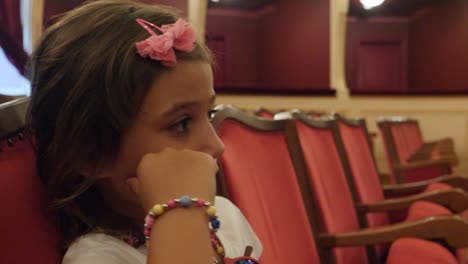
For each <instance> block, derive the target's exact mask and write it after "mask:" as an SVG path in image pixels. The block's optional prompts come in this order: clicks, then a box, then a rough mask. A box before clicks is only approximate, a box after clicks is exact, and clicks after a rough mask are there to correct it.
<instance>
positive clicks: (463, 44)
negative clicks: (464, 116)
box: [409, 0, 468, 92]
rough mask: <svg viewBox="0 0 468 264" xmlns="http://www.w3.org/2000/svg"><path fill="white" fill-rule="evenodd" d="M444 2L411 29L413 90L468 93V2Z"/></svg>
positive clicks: (417, 19) (410, 79)
mask: <svg viewBox="0 0 468 264" xmlns="http://www.w3.org/2000/svg"><path fill="white" fill-rule="evenodd" d="M441 2H442V3H440V4H439V5H438V6H436V7H435V8H434V9H433V10H432V11H431V12H429V13H427V14H425V15H423V16H420V17H418V18H415V19H414V20H413V23H411V25H410V46H409V56H410V60H409V61H410V63H409V81H410V87H411V88H412V89H414V90H417V91H422V90H430V91H446V92H457V91H462V90H464V91H468V74H467V72H468V1H466V0H444V1H441Z"/></svg>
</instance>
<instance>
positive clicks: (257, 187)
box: [213, 109, 320, 264]
mask: <svg viewBox="0 0 468 264" xmlns="http://www.w3.org/2000/svg"><path fill="white" fill-rule="evenodd" d="M231 110H232V109H231ZM227 111H229V109H225V110H224V113H227ZM224 113H223V111H221V112H219V113H218V114H217V115H216V116H215V118H214V121H213V122H214V123H215V126H216V127H217V131H218V135H219V136H220V138H221V139H222V141H223V142H224V144H225V151H224V154H223V155H222V157H221V158H220V168H221V170H222V174H223V180H224V181H225V185H226V186H227V191H228V193H229V198H230V199H231V200H232V201H233V202H234V203H235V204H236V205H237V206H238V207H239V208H240V209H241V210H242V212H243V213H244V215H245V216H246V218H247V219H248V221H249V222H250V224H251V225H252V227H253V229H254V230H255V232H256V234H257V235H258V237H259V238H260V240H261V241H262V244H263V247H264V252H263V255H262V260H261V261H262V262H263V263H311V264H315V263H320V261H319V257H318V255H317V251H316V246H315V241H314V236H313V233H312V230H311V227H310V224H309V219H308V216H307V212H306V209H305V207H304V203H303V201H302V197H301V191H300V187H299V185H298V183H297V179H296V175H295V171H294V167H293V165H292V162H291V160H290V157H289V152H288V149H287V146H286V143H285V134H284V130H283V129H272V130H271V131H266V130H263V131H262V129H260V128H258V127H257V128H254V127H252V126H249V125H247V124H246V122H243V121H240V120H236V118H235V117H234V116H236V115H242V113H240V112H237V113H235V114H234V113H231V115H230V116H228V117H227V116H225V117H221V118H220V120H216V119H217V117H220V115H223V114H224ZM225 118H227V119H225ZM243 119H244V121H245V120H247V119H248V121H247V123H251V124H252V122H257V121H258V122H260V123H262V124H263V125H265V124H269V125H271V124H280V123H284V121H266V120H258V119H256V118H255V117H247V116H245V115H243ZM255 120H256V121H255ZM280 127H281V126H280Z"/></svg>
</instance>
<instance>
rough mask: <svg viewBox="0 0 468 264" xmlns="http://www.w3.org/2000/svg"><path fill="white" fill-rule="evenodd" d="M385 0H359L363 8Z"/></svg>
mask: <svg viewBox="0 0 468 264" xmlns="http://www.w3.org/2000/svg"><path fill="white" fill-rule="evenodd" d="M384 1H385V0H361V4H362V6H363V7H364V8H365V9H371V8H374V7H376V6H379V5H381V4H382V3H383V2H384Z"/></svg>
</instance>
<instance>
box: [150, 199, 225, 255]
mask: <svg viewBox="0 0 468 264" xmlns="http://www.w3.org/2000/svg"><path fill="white" fill-rule="evenodd" d="M192 206H196V207H200V208H201V207H204V208H205V211H206V214H207V215H208V217H209V218H210V229H211V244H212V245H213V248H214V250H215V251H216V252H217V253H218V254H219V255H220V256H223V257H224V248H223V246H222V245H221V242H220V241H219V239H218V237H217V236H216V231H218V229H219V227H220V226H221V222H220V221H219V219H218V216H216V208H215V207H214V206H213V205H212V204H211V203H210V202H207V201H205V200H203V199H199V198H191V197H190V196H188V195H184V196H182V197H180V199H174V200H170V201H169V202H167V203H166V204H156V205H154V206H153V208H151V210H150V211H149V212H148V214H147V215H146V217H145V229H144V232H143V234H144V235H145V238H146V243H149V238H150V235H151V229H152V227H153V225H154V222H155V220H156V219H157V218H158V217H160V216H161V215H162V214H164V212H166V211H169V210H172V209H175V208H190V207H192Z"/></svg>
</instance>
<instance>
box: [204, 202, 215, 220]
mask: <svg viewBox="0 0 468 264" xmlns="http://www.w3.org/2000/svg"><path fill="white" fill-rule="evenodd" d="M206 213H207V214H208V216H209V217H213V216H215V215H216V208H215V207H214V206H212V205H210V206H208V207H207V208H206Z"/></svg>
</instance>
